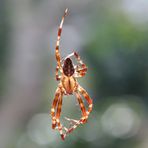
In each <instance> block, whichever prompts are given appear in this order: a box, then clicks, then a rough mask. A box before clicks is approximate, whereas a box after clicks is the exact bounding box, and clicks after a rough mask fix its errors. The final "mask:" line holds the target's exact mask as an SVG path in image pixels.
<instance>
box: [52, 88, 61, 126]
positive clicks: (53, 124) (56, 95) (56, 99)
mask: <svg viewBox="0 0 148 148" xmlns="http://www.w3.org/2000/svg"><path fill="white" fill-rule="evenodd" d="M60 95H61V89H60V88H59V87H58V88H57V90H56V92H55V97H54V100H53V103H52V106H51V118H52V128H53V129H55V127H56V117H55V110H56V106H57V103H58V100H59V97H60Z"/></svg>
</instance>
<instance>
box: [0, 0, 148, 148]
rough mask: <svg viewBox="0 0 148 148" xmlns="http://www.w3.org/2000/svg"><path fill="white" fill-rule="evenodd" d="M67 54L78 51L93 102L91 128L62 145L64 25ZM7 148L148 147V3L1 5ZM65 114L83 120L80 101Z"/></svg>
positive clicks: (94, 0)
mask: <svg viewBox="0 0 148 148" xmlns="http://www.w3.org/2000/svg"><path fill="white" fill-rule="evenodd" d="M67 7H68V8H69V10H70V12H69V15H68V16H67V17H66V19H65V23H64V28H63V33H62V40H61V46H60V47H61V49H60V52H61V55H62V57H64V56H66V55H67V54H69V53H71V52H73V51H77V52H78V53H79V54H80V55H81V57H82V59H83V61H84V62H85V64H86V65H87V66H88V73H87V75H86V76H85V77H84V78H80V79H79V80H78V81H79V83H80V84H81V86H83V87H84V88H85V89H86V90H87V91H88V93H89V94H90V96H91V97H92V98H93V101H94V108H93V112H92V113H91V114H90V117H89V120H88V122H87V124H85V125H83V126H80V127H79V128H77V129H76V130H75V131H74V132H73V133H71V134H70V135H69V136H68V138H67V139H66V140H65V141H64V142H63V141H62V140H61V139H60V136H59V133H58V131H54V130H52V129H51V118H50V116H49V110H50V107H51V103H52V100H53V97H54V93H55V90H56V87H57V85H58V82H56V80H55V67H56V60H55V49H54V48H55V43H56V38H57V28H58V25H59V23H60V21H61V17H62V15H63V13H64V10H65V8H67ZM0 93H1V94H0V148H53V147H56V148H58V147H59V148H62V147H65V148H69V147H71V148H74V147H77V148H80V147H86V148H92V147H94V148H147V147H148V116H147V113H148V1H147V0H130V1H129V0H111V1H109V0H81V1H79V0H75V1H73V0H0ZM63 101H64V102H63V106H62V116H61V120H62V121H63V122H64V119H63V118H64V116H67V117H70V118H73V117H74V118H79V117H80V115H81V112H80V109H79V105H78V103H77V101H76V99H75V97H74V96H70V97H69V96H67V97H66V96H65V97H64V98H63Z"/></svg>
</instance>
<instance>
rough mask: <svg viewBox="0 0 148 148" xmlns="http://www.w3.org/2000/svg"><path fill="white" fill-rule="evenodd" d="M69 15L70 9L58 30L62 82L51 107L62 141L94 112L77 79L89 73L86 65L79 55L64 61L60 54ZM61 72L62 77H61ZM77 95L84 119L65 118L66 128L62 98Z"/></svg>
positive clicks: (74, 53)
mask: <svg viewBox="0 0 148 148" xmlns="http://www.w3.org/2000/svg"><path fill="white" fill-rule="evenodd" d="M67 13H68V9H66V10H65V13H64V15H63V17H62V20H61V23H60V26H59V29H58V36H57V41H56V48H55V56H56V60H57V67H56V75H55V77H56V80H57V81H60V82H59V84H58V87H57V89H56V92H55V97H54V100H53V103H52V107H51V118H52V128H53V129H57V130H59V132H60V135H61V138H62V140H64V139H65V137H66V135H67V134H69V133H71V132H72V131H73V130H74V129H76V127H77V126H79V125H80V124H84V123H86V121H87V119H88V116H89V114H90V112H91V111H92V107H93V102H92V99H91V98H90V96H89V95H88V93H87V92H86V90H85V89H84V88H82V87H81V86H80V85H79V83H78V82H77V80H76V78H79V77H83V76H85V74H86V72H87V67H86V65H85V64H84V63H83V62H82V60H81V59H80V56H79V55H78V53H76V52H73V53H71V54H69V55H68V56H67V57H65V58H64V59H61V56H60V53H59V43H60V38H61V32H62V26H63V23H64V18H65V16H66V15H67ZM72 56H74V57H75V59H76V60H77V62H78V65H76V66H75V65H74V64H73V62H72V60H71V57H72ZM59 71H60V73H61V75H59ZM73 94H74V95H75V96H76V98H77V100H78V103H79V106H80V109H81V111H82V117H81V118H80V119H79V120H74V119H70V118H67V117H65V119H66V120H68V121H69V122H70V125H71V126H70V127H69V128H66V127H64V126H63V125H62V124H61V122H60V114H61V107H62V98H63V96H64V95H73ZM81 95H82V96H83V97H84V98H85V99H86V101H87V103H88V109H87V110H86V108H85V106H84V103H83V100H82V98H81Z"/></svg>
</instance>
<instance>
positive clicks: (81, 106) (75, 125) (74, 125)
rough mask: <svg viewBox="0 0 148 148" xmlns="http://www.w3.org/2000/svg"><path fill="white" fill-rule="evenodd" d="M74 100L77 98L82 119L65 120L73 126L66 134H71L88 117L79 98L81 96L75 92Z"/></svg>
mask: <svg viewBox="0 0 148 148" xmlns="http://www.w3.org/2000/svg"><path fill="white" fill-rule="evenodd" d="M76 98H77V100H78V102H79V105H80V108H81V111H82V117H81V118H80V120H74V119H69V118H66V120H68V121H70V123H71V124H73V126H72V127H70V128H69V129H68V131H67V132H66V134H67V133H71V132H72V131H73V130H75V129H76V128H77V126H79V125H80V124H84V123H85V122H86V121H87V118H88V115H87V112H86V109H85V106H84V103H83V100H82V98H81V96H80V94H79V93H78V92H76Z"/></svg>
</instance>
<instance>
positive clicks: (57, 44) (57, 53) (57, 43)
mask: <svg viewBox="0 0 148 148" xmlns="http://www.w3.org/2000/svg"><path fill="white" fill-rule="evenodd" d="M67 12H68V9H66V10H65V13H64V15H63V17H62V20H61V23H60V26H59V29H58V37H57V42H56V48H55V56H56V60H57V64H58V66H59V67H61V56H60V52H59V45H60V39H61V33H62V27H63V23H64V19H65V16H66V15H67Z"/></svg>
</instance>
